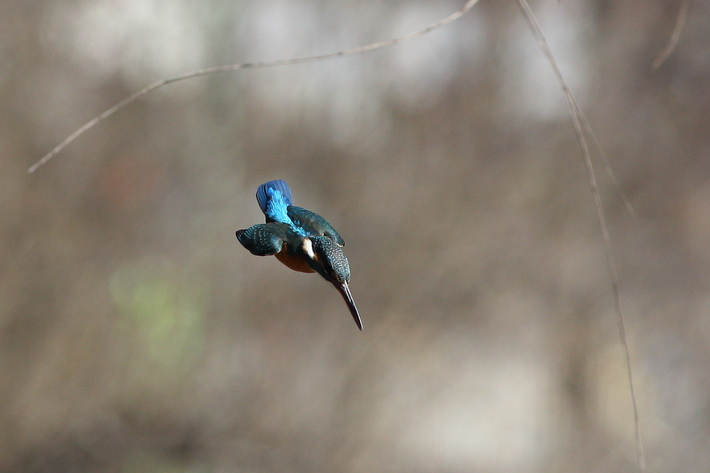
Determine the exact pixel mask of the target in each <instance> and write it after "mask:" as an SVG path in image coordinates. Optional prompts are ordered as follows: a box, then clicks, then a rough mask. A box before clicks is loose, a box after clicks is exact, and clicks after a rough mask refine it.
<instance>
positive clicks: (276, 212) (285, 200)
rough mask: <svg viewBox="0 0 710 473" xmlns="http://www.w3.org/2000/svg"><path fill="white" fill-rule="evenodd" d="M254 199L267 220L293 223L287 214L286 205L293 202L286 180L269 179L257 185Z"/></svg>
mask: <svg viewBox="0 0 710 473" xmlns="http://www.w3.org/2000/svg"><path fill="white" fill-rule="evenodd" d="M256 201H257V202H258V203H259V207H260V208H261V211H262V212H264V215H266V218H267V221H268V220H269V219H270V220H271V221H275V222H281V223H287V224H289V225H293V222H292V221H291V219H290V218H289V216H288V206H289V205H292V204H293V200H292V199H291V189H289V187H288V184H286V181H282V180H276V181H269V182H267V183H265V184H262V185H260V186H259V188H258V189H257V190H256Z"/></svg>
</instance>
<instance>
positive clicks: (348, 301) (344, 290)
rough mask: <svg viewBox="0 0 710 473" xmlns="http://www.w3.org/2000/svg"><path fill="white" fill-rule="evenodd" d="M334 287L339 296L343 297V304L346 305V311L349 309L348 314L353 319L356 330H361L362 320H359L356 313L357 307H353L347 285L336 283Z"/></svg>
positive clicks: (351, 296) (358, 315) (353, 302)
mask: <svg viewBox="0 0 710 473" xmlns="http://www.w3.org/2000/svg"><path fill="white" fill-rule="evenodd" d="M334 286H335V287H336V288H337V289H338V292H340V295H342V296H343V299H345V303H346V304H347V305H348V309H350V313H351V314H352V315H353V319H354V320H355V323H356V324H357V328H359V329H360V330H362V320H361V319H360V314H359V313H358V311H357V307H356V306H355V301H354V300H353V295H352V294H350V288H349V287H348V283H346V282H343V283H338V284H334Z"/></svg>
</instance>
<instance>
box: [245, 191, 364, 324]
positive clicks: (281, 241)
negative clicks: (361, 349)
mask: <svg viewBox="0 0 710 473" xmlns="http://www.w3.org/2000/svg"><path fill="white" fill-rule="evenodd" d="M256 201H257V202H258V204H259V208H261V211H262V212H263V213H264V215H265V216H266V223H260V224H257V225H253V226H251V227H249V228H247V229H245V230H237V240H239V243H241V244H242V246H243V247H244V248H246V249H247V250H249V251H250V252H251V254H253V255H256V256H269V255H274V256H276V259H278V260H279V261H280V262H281V263H283V264H285V265H286V266H288V267H289V268H291V269H292V270H294V271H300V272H303V273H314V272H315V273H318V274H320V275H321V276H323V278H324V279H325V280H326V281H328V282H329V283H331V284H332V285H333V286H335V288H336V289H337V290H338V292H340V295H341V296H343V299H344V300H345V303H346V304H347V305H348V309H350V313H351V314H352V316H353V319H354V320H355V323H356V324H357V327H358V328H359V329H360V330H362V320H361V319H360V314H359V313H358V310H357V307H356V306H355V301H354V300H353V296H352V294H351V293H350V286H349V284H350V265H349V264H348V259H347V258H346V257H345V253H343V247H344V246H345V241H344V240H343V239H342V237H341V236H340V235H339V234H338V232H336V231H335V229H334V228H333V227H332V226H331V225H330V224H329V223H328V222H327V221H326V220H325V219H324V218H323V217H321V216H320V215H318V214H316V213H314V212H311V211H310V210H306V209H303V208H301V207H296V206H294V205H293V199H292V198H291V189H290V188H289V187H288V184H286V181H282V180H276V181H269V182H267V183H265V184H262V185H260V186H259V188H258V189H257V190H256Z"/></svg>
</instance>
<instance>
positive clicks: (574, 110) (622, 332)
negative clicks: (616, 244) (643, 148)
mask: <svg viewBox="0 0 710 473" xmlns="http://www.w3.org/2000/svg"><path fill="white" fill-rule="evenodd" d="M517 2H518V5H519V6H520V9H521V10H522V12H523V16H524V17H525V20H526V21H527V22H528V25H529V26H530V29H531V31H532V33H533V36H535V39H536V40H537V42H538V45H539V46H540V49H542V52H543V53H544V54H545V57H547V59H548V60H549V62H550V66H551V67H552V69H553V71H554V72H555V75H556V76H557V80H558V81H559V82H560V85H561V86H562V90H563V91H564V93H565V98H566V99H567V106H568V108H569V112H570V116H571V118H572V123H573V125H574V130H575V133H576V134H577V139H578V140H579V145H580V146H581V148H582V153H583V155H584V165H585V167H586V168H587V175H588V177H589V186H590V187H591V190H592V195H593V196H594V204H595V206H596V209H597V218H598V220H599V225H600V226H601V230H602V237H603V240H604V251H605V253H606V259H607V264H608V266H609V276H610V278H611V288H612V293H613V296H614V303H615V305H616V314H617V322H618V328H619V338H620V339H621V345H622V346H623V348H624V355H625V358H626V373H627V378H628V382H629V391H630V394H631V404H632V407H633V412H634V430H635V434H636V455H637V461H638V467H639V470H640V471H646V457H645V454H644V451H643V442H642V441H641V432H640V430H639V415H638V406H637V403H636V393H635V391H634V379H633V372H632V370H631V355H630V353H629V345H628V343H627V340H626V328H625V324H624V311H623V309H622V305H621V293H620V291H619V277H618V274H617V271H616V262H615V260H614V255H613V252H612V250H611V238H610V237H609V229H608V227H607V223H606V216H605V214H604V207H603V205H602V200H601V196H600V195H599V188H598V187H597V179H596V176H595V174H594V166H593V165H592V158H591V154H590V152H589V145H588V144H587V139H586V137H585V135H584V131H583V129H582V123H581V121H582V120H581V119H580V113H579V112H580V108H579V106H578V105H577V101H576V100H575V98H574V95H573V94H572V91H571V90H570V89H569V87H568V86H567V83H566V81H565V80H564V77H563V76H562V72H561V71H560V68H559V67H558V65H557V61H556V60H555V57H554V55H553V54H552V50H551V49H550V46H549V45H548V43H547V40H546V39H545V36H544V35H543V34H542V29H541V28H540V25H539V23H538V22H537V19H536V17H535V14H534V13H533V11H532V9H531V8H530V5H529V4H528V2H527V0H517ZM585 121H586V119H585Z"/></svg>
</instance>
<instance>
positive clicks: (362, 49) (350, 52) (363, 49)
mask: <svg viewBox="0 0 710 473" xmlns="http://www.w3.org/2000/svg"><path fill="white" fill-rule="evenodd" d="M476 3H478V0H468V1H467V2H466V4H465V5H464V6H463V7H462V8H461V9H460V10H459V11H457V12H455V13H453V14H451V15H449V16H447V17H446V18H444V19H443V20H440V21H437V22H436V23H433V24H431V25H429V26H427V27H426V28H424V29H422V30H419V31H417V32H415V33H411V34H408V35H405V36H400V37H398V38H393V39H390V40H387V41H381V42H378V43H372V44H368V45H365V46H359V47H357V48H352V49H346V50H344V51H338V52H335V53H330V54H322V55H319V56H307V57H300V58H293V59H281V60H278V61H265V62H245V63H241V64H230V65H226V66H217V67H210V68H208V69H200V70H198V71H192V72H188V73H186V74H182V75H179V76H176V77H172V78H170V79H163V80H159V81H157V82H154V83H152V84H151V85H149V86H148V87H146V88H144V89H141V90H139V91H138V92H136V93H134V94H133V95H131V96H130V97H126V98H125V99H123V100H121V101H120V102H118V103H117V104H116V105H114V106H113V107H111V108H109V109H108V110H106V111H105V112H103V113H102V114H100V115H98V116H96V117H94V118H93V119H92V120H90V121H89V122H87V123H85V124H84V125H83V126H82V127H81V128H79V129H78V130H76V131H75V132H74V133H72V134H71V135H69V136H68V137H67V138H66V139H65V140H64V141H62V142H61V143H60V144H59V145H57V147H56V148H54V149H53V150H52V151H50V152H49V153H47V154H46V155H45V156H44V157H43V158H42V159H40V160H39V161H37V162H36V163H34V164H33V165H32V166H31V167H30V168H29V169H28V170H27V172H28V173H29V174H32V173H33V172H35V171H36V170H37V168H39V167H40V166H42V165H43V164H45V163H46V162H47V161H49V160H50V159H52V158H53V157H54V156H56V155H57V153H59V152H60V151H62V150H63V149H64V148H65V147H66V146H67V145H69V144H70V143H71V142H72V141H74V140H75V139H77V138H78V137H80V136H81V135H83V134H84V133H85V132H86V131H88V130H90V129H91V128H93V127H94V126H96V125H97V124H98V123H99V122H101V121H103V120H105V119H106V118H108V117H110V116H111V115H113V114H114V113H116V112H118V111H119V110H121V109H122V108H124V107H126V106H127V105H130V104H131V103H133V102H135V101H136V100H137V99H138V98H140V97H142V96H143V95H146V94H149V93H150V92H153V91H154V90H156V89H159V88H161V87H164V86H166V85H168V84H172V83H173V82H178V81H181V80H186V79H192V78H195V77H201V76H206V75H209V74H216V73H219V72H230V71H238V70H240V69H263V68H266V67H276V66H288V65H293V64H304V63H307V62H316V61H322V60H325V59H333V58H337V57H345V56H354V55H356V54H363V53H367V52H370V51H374V50H376V49H382V48H387V47H390V46H394V45H397V44H400V43H404V42H405V41H409V40H410V39H414V38H417V37H419V36H422V35H425V34H427V33H430V32H431V31H434V30H435V29H438V28H441V27H442V26H445V25H447V24H449V23H451V22H452V21H454V20H458V19H459V18H460V17H462V16H463V15H464V14H465V13H466V12H467V11H469V10H470V9H471V8H473V6H474V5H476Z"/></svg>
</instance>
